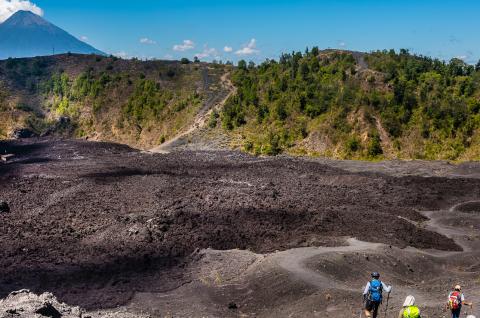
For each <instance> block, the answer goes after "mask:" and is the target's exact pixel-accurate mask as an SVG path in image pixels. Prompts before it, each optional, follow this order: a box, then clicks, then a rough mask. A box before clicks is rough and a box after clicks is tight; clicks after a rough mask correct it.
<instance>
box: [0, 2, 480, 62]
mask: <svg viewBox="0 0 480 318" xmlns="http://www.w3.org/2000/svg"><path fill="white" fill-rule="evenodd" d="M1 1H9V0H0V2H1ZM10 1H14V0H10ZM15 1H20V0H15ZM32 1H33V2H34V3H35V4H36V5H37V6H38V7H40V8H41V9H42V10H43V11H44V17H45V18H46V19H48V20H49V21H51V22H53V23H55V24H57V25H58V26H60V27H62V28H64V29H65V30H67V31H69V32H70V33H72V34H73V35H75V36H77V37H85V39H86V41H87V42H88V43H90V44H92V45H94V46H95V47H97V48H99V49H101V50H103V51H105V52H108V53H113V54H120V55H125V56H137V57H141V58H151V57H155V58H180V57H183V56H185V57H188V58H193V56H195V55H200V56H201V57H202V59H204V60H212V59H214V58H216V59H221V60H234V61H236V60H238V59H240V58H244V59H246V60H254V61H261V60H264V59H265V58H277V57H278V56H279V55H280V53H281V52H291V51H292V50H302V51H303V50H304V49H305V47H307V46H308V47H312V46H314V45H316V46H319V47H320V48H344V49H349V50H359V51H371V50H376V49H390V48H395V49H399V48H408V49H410V50H411V51H413V52H416V53H420V54H424V55H429V56H434V57H439V58H441V59H446V60H449V59H450V58H452V57H461V58H462V59H464V60H465V61H467V62H470V63H474V62H476V61H478V59H479V58H480V45H479V44H480V32H479V31H480V19H479V18H478V15H479V14H480V1H474V0H471V1H466V0H465V1H461V0H457V1H450V0H448V1H442V0H436V1H433V0H424V1H422V0H417V1H413V0H403V1H399V0H390V1H376V0H356V1H355V0H343V1H341V0H337V1H335V0H324V1H322V0H317V1H313V0H296V1H286V0H277V1H273V0H256V1H254V0H242V1H240V0H230V1H228V0H226V1H215V0H202V1H196V0H190V1H187V0H168V1H164V0H135V1H131V0H115V1H114V0H68V1H65V0H32ZM142 42H143V43H142ZM174 48H175V49H174ZM225 48H226V50H225Z"/></svg>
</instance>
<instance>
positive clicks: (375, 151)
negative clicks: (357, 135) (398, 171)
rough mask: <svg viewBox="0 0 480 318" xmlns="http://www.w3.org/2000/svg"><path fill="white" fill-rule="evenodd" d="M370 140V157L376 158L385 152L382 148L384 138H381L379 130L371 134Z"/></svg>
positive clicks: (368, 148) (368, 150) (368, 153)
mask: <svg viewBox="0 0 480 318" xmlns="http://www.w3.org/2000/svg"><path fill="white" fill-rule="evenodd" d="M369 138H370V141H369V143H368V147H367V155H368V156H369V157H370V158H376V157H378V156H379V155H381V154H383V149H382V140H381V139H380V135H379V134H378V132H376V131H375V132H372V133H370V134H369Z"/></svg>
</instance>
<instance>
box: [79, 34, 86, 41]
mask: <svg viewBox="0 0 480 318" xmlns="http://www.w3.org/2000/svg"><path fill="white" fill-rule="evenodd" d="M80 40H82V41H83V42H85V41H88V36H85V35H82V36H81V37H80Z"/></svg>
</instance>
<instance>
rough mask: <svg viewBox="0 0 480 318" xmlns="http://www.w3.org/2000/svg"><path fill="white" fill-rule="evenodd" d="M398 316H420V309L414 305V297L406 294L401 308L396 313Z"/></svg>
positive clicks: (405, 317) (416, 317) (417, 317)
mask: <svg viewBox="0 0 480 318" xmlns="http://www.w3.org/2000/svg"><path fill="white" fill-rule="evenodd" d="M398 318H421V317H420V309H419V308H418V307H417V306H415V297H413V296H407V298H405V302H404V303H403V308H402V310H400V313H399V314H398Z"/></svg>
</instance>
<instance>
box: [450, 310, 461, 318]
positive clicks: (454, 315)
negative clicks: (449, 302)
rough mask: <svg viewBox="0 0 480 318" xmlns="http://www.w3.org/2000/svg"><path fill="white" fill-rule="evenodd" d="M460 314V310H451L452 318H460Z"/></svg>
mask: <svg viewBox="0 0 480 318" xmlns="http://www.w3.org/2000/svg"><path fill="white" fill-rule="evenodd" d="M461 313H462V309H458V310H452V318H460V314H461Z"/></svg>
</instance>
